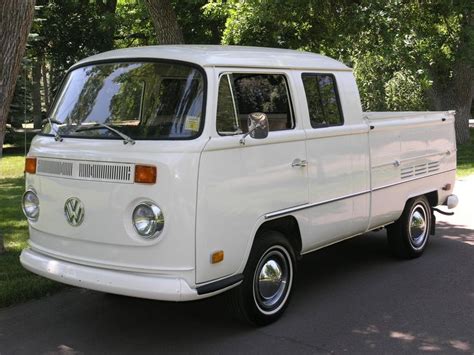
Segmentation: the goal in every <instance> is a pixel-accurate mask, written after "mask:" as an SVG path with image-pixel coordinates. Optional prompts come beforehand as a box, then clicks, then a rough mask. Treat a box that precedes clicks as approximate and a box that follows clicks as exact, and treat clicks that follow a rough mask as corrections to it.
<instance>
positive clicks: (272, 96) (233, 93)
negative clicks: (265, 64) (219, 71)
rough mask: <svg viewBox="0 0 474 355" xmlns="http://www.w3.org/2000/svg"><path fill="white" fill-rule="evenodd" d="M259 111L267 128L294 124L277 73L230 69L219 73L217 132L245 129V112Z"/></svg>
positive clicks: (283, 80) (285, 86)
mask: <svg viewBox="0 0 474 355" xmlns="http://www.w3.org/2000/svg"><path fill="white" fill-rule="evenodd" d="M252 112H263V113H265V114H266V115H267V117H268V122H269V129H270V131H281V130H286V129H292V128H294V119H293V111H292V109H291V104H290V97H289V94H288V84H287V82H286V78H285V76H284V75H281V74H253V73H245V74H244V73H232V74H224V75H222V76H221V79H220V82H219V94H218V101H217V121H216V126H217V132H218V133H219V134H221V135H232V134H241V133H246V132H247V130H248V128H247V119H248V115H249V114H250V113H252Z"/></svg>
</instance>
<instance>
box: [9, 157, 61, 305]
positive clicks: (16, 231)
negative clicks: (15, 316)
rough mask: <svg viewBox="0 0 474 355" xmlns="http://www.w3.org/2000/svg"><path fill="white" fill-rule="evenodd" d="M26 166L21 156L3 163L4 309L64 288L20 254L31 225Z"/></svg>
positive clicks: (25, 244) (10, 158) (25, 243)
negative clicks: (25, 199) (24, 203)
mask: <svg viewBox="0 0 474 355" xmlns="http://www.w3.org/2000/svg"><path fill="white" fill-rule="evenodd" d="M7 150H8V149H7ZM23 165H24V157H23V155H20V154H13V155H7V156H4V157H3V158H2V159H1V161H0V233H2V235H3V237H4V241H5V247H6V253H4V254H1V255H0V307H6V306H9V305H13V304H16V303H20V302H24V301H27V300H30V299H34V298H40V297H43V296H45V295H48V294H51V293H52V292H54V291H56V290H59V289H61V288H63V286H62V285H61V284H59V283H57V282H53V281H50V280H48V279H45V278H42V277H40V276H36V275H35V274H32V273H31V272H29V271H27V270H25V269H24V268H23V267H22V266H21V264H20V260H19V257H20V253H21V250H22V249H23V248H25V247H26V246H27V239H28V224H27V222H26V218H25V217H24V215H23V212H22V211H21V206H20V201H21V196H22V194H23V192H24V185H25V179H24V177H23Z"/></svg>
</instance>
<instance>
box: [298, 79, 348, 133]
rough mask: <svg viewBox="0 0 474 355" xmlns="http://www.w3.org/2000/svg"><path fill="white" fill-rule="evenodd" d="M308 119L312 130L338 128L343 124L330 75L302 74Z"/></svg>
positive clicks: (336, 94)
mask: <svg viewBox="0 0 474 355" xmlns="http://www.w3.org/2000/svg"><path fill="white" fill-rule="evenodd" d="M302 78H303V85H304V90H305V93H306V101H307V102H308V111H309V119H310V122H311V126H312V127H313V128H320V127H329V126H339V125H342V124H343V123H344V119H343V116H342V110H341V105H340V102H339V96H338V92H337V85H336V79H335V78H334V75H332V74H303V75H302Z"/></svg>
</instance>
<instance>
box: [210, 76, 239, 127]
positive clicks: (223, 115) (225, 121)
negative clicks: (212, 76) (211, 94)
mask: <svg viewBox="0 0 474 355" xmlns="http://www.w3.org/2000/svg"><path fill="white" fill-rule="evenodd" d="M231 80H232V79H231V76H230V74H225V75H222V76H221V79H220V81H219V92H218V99H217V117H216V125H217V132H219V134H221V135H233V134H241V133H242V131H241V129H240V121H239V118H238V115H237V108H236V105H235V99H234V94H233V91H232V86H231Z"/></svg>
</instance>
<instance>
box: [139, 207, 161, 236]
mask: <svg viewBox="0 0 474 355" xmlns="http://www.w3.org/2000/svg"><path fill="white" fill-rule="evenodd" d="M132 219H133V226H134V227H135V230H136V231H137V233H138V234H140V236H142V237H143V238H146V239H152V238H156V237H158V236H159V235H160V233H161V231H162V230H163V227H164V226H165V218H164V216H163V213H162V212H161V209H160V208H159V207H158V206H157V205H155V204H154V203H151V202H142V203H140V204H139V205H138V206H137V207H135V209H134V210H133V216H132Z"/></svg>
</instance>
